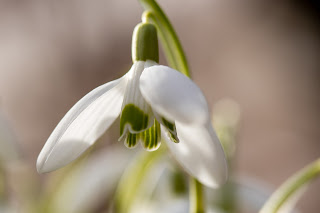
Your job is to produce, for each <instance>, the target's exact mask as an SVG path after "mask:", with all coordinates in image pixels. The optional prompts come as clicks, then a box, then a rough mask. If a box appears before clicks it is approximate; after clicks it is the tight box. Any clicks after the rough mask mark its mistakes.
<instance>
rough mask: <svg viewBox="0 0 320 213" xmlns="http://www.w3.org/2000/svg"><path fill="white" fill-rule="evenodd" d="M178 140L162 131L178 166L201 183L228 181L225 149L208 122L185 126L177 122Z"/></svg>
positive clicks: (212, 184)
mask: <svg viewBox="0 0 320 213" xmlns="http://www.w3.org/2000/svg"><path fill="white" fill-rule="evenodd" d="M176 128H177V133H178V137H179V139H180V143H173V142H172V141H171V140H170V139H169V138H168V137H167V136H166V135H165V134H162V137H163V138H165V140H166V142H167V145H168V147H169V149H170V151H171V153H172V155H173V156H174V157H175V159H176V160H177V161H178V162H179V163H180V164H181V166H182V167H183V168H184V169H185V170H186V171H187V172H188V173H189V174H190V175H191V176H193V177H195V178H197V179H198V180H199V181H200V182H201V183H202V184H204V185H206V186H208V187H212V188H216V187H218V186H220V185H222V184H223V183H225V181H226V180H227V176H228V167H227V162H226V158H225V154H224V151H223V149H222V146H221V144H220V142H219V139H218V137H217V136H216V134H215V132H214V130H213V128H212V126H211V124H210V123H209V122H208V123H207V124H206V125H188V124H183V123H180V122H176Z"/></svg>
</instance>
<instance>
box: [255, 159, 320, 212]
mask: <svg viewBox="0 0 320 213" xmlns="http://www.w3.org/2000/svg"><path fill="white" fill-rule="evenodd" d="M318 175H320V159H318V160H316V161H314V162H313V163H311V164H310V165H308V166H307V167H305V168H303V169H302V170H300V171H299V172H297V173H296V174H294V175H293V176H292V177H290V178H289V179H288V180H287V181H286V182H284V183H283V184H282V185H281V186H280V188H279V189H278V190H276V191H275V192H274V193H273V194H272V195H271V197H270V198H269V200H268V201H267V202H266V203H265V204H264V206H263V207H262V209H261V210H260V213H276V212H278V210H279V209H280V208H281V207H282V206H283V205H284V204H286V203H287V201H289V200H290V198H292V197H293V196H294V195H295V193H296V192H297V191H298V190H299V189H301V188H302V187H303V186H305V185H306V184H307V183H309V182H310V181H311V180H313V179H314V178H316V177H317V176H318Z"/></svg>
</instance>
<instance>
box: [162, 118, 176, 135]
mask: <svg viewBox="0 0 320 213" xmlns="http://www.w3.org/2000/svg"><path fill="white" fill-rule="evenodd" d="M161 120H162V123H163V125H164V126H165V127H166V128H167V129H168V130H170V131H172V132H174V131H176V126H175V125H174V123H171V122H169V121H168V120H166V119H165V118H163V117H162V118H161Z"/></svg>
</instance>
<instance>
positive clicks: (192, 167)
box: [37, 23, 227, 187]
mask: <svg viewBox="0 0 320 213" xmlns="http://www.w3.org/2000/svg"><path fill="white" fill-rule="evenodd" d="M132 59H133V65H132V67H131V69H130V70H129V71H128V73H126V74H125V75H124V76H123V77H121V78H120V79H117V80H114V81H111V82H109V83H106V84H104V85H102V86H100V87H97V88H96V89H94V90H93V91H91V92H90V93H88V94H87V95H86V96H84V97H83V98H82V99H81V100H80V101H78V102H77V103H76V104H75V105H74V106H73V107H72V108H71V109H70V110H69V112H68V113H67V114H66V115H65V116H64V117H63V119H62V120H61V121H60V122H59V124H58V125H57V127H56V128H55V129H54V131H53V132H52V134H51V135H50V137H49V139H48V141H47V142H46V144H45V146H44V147H43V149H42V151H41V153H40V155H39V157H38V161H37V169H38V172H40V173H42V172H50V171H53V170H56V169H58V168H60V167H63V166H65V165H67V164H68V163H70V162H71V161H73V160H75V159H76V158H78V157H79V156H80V155H81V154H82V153H83V152H84V151H85V150H87V149H88V148H89V147H90V146H91V145H92V144H93V143H94V142H96V141H97V139H98V138H99V137H100V136H101V135H102V134H103V133H104V132H105V131H106V130H107V129H108V128H109V127H110V125H111V124H112V123H113V122H114V121H115V120H116V119H117V118H118V117H119V116H120V137H119V140H120V141H123V142H124V144H125V145H126V146H127V147H129V148H133V147H135V146H136V145H137V144H138V143H139V142H140V143H141V144H142V146H143V147H144V148H145V149H146V150H148V151H154V150H156V149H157V148H158V147H159V146H160V143H161V138H162V139H163V140H164V141H165V142H166V144H167V146H168V148H169V150H170V151H171V153H172V155H173V156H174V157H175V158H176V160H177V161H178V162H179V163H180V164H181V165H182V166H183V167H184V168H185V170H186V171H187V172H188V173H189V174H190V175H192V176H194V177H196V178H197V179H198V180H199V181H200V182H202V183H203V184H205V185H207V186H210V187H216V186H218V185H220V184H222V183H223V182H225V180H226V177H227V165H226V160H225V155H224V152H223V149H222V147H221V145H220V142H219V139H218V138H217V136H216V134H215V132H214V130H213V128H212V125H211V121H210V116H209V110H208V105H207V102H206V99H205V97H204V95H203V94H202V92H201V90H200V89H199V87H198V86H197V85H196V84H195V83H194V82H192V81H191V80H190V79H189V78H188V77H186V76H185V75H183V74H181V73H180V72H178V71H176V70H174V69H172V68H169V67H167V66H161V65H158V63H159V56H158V40H157V31H156V28H155V27H154V26H153V25H152V24H147V23H141V24H138V25H137V26H136V28H135V30H134V33H133V42H132Z"/></svg>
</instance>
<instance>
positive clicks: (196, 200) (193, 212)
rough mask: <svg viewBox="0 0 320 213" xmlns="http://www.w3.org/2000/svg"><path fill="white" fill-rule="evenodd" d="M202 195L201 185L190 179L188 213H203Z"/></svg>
mask: <svg viewBox="0 0 320 213" xmlns="http://www.w3.org/2000/svg"><path fill="white" fill-rule="evenodd" d="M204 200H205V198H204V193H203V186H202V184H201V183H200V182H199V181H197V180H196V179H195V178H190V211H189V212H190V213H204V212H205V211H204Z"/></svg>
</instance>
